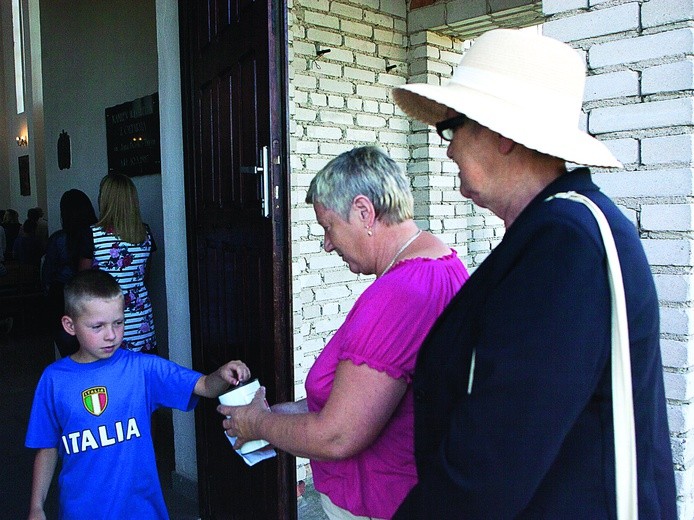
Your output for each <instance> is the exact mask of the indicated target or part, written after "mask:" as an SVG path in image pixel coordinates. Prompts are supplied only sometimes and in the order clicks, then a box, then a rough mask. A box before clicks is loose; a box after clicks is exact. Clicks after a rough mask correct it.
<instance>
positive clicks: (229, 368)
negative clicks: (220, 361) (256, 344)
mask: <svg viewBox="0 0 694 520" xmlns="http://www.w3.org/2000/svg"><path fill="white" fill-rule="evenodd" d="M219 375H220V377H221V378H222V379H224V381H226V382H227V383H229V384H230V385H232V386H237V385H238V384H239V383H241V382H243V381H246V380H248V378H249V377H251V371H250V369H249V368H248V367H247V366H246V364H245V363H244V362H243V361H239V360H236V361H229V362H228V363H227V364H226V365H224V366H222V367H220V368H219Z"/></svg>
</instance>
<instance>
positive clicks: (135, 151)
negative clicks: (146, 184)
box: [106, 92, 161, 177]
mask: <svg viewBox="0 0 694 520" xmlns="http://www.w3.org/2000/svg"><path fill="white" fill-rule="evenodd" d="M106 144H107V146H108V172H109V173H123V174H125V175H128V176H130V177H134V176H137V175H152V174H157V173H161V150H160V147H159V94H158V93H157V92H155V93H154V94H151V95H149V96H145V97H141V98H138V99H135V100H133V101H128V102H127V103H122V104H120V105H116V106H113V107H109V108H107V109H106Z"/></svg>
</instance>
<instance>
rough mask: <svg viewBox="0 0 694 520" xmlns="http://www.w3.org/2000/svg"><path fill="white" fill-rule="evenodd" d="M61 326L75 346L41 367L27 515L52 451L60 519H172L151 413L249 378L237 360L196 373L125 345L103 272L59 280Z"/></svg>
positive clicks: (36, 519)
mask: <svg viewBox="0 0 694 520" xmlns="http://www.w3.org/2000/svg"><path fill="white" fill-rule="evenodd" d="M63 326H64V327H65V330H66V331H67V332H68V333H69V334H74V335H75V336H76V337H77V340H78V343H79V350H78V351H77V352H75V353H74V354H71V355H70V356H68V357H65V358H62V359H60V360H58V361H56V362H55V363H53V364H51V365H49V366H48V367H47V368H46V369H45V370H44V372H43V374H42V375H41V379H40V380H39V383H38V386H37V388H36V392H35V394H34V402H33V405H32V409H31V415H30V418H29V426H28V430H27V435H26V441H25V444H26V446H27V447H28V448H35V449H37V453H36V458H35V461H34V477H33V484H32V493H31V504H30V510H29V519H30V520H45V518H46V515H45V511H44V503H45V500H46V496H47V495H48V490H49V487H50V485H51V481H52V480H53V473H54V472H55V469H56V467H57V463H58V459H59V458H60V461H61V469H60V476H59V478H58V492H59V508H60V518H65V519H67V518H73V519H75V518H84V519H89V520H112V519H116V518H118V519H121V518H137V519H140V518H142V519H160V520H164V519H167V518H169V516H168V514H167V511H166V505H165V503H164V497H163V496H162V492H161V484H160V482H159V475H158V472H157V465H156V462H155V456H154V445H153V441H152V435H151V432H150V417H151V415H152V413H153V411H154V410H156V409H159V408H162V407H169V408H177V409H179V410H183V411H189V410H192V409H193V408H194V407H195V405H196V404H197V402H198V399H197V398H198V396H200V397H209V398H214V397H218V396H219V395H221V394H222V393H224V392H225V391H226V390H227V389H228V388H229V386H230V385H238V384H239V383H240V382H242V381H246V380H247V379H248V378H249V377H250V375H251V374H250V371H249V370H248V367H247V366H246V365H245V364H244V363H242V362H241V361H230V362H228V363H226V364H225V365H223V366H221V367H220V368H218V369H217V370H216V371H215V372H213V373H212V374H209V375H202V374H200V373H198V372H195V371H193V370H190V369H188V368H185V367H182V366H180V365H177V364H176V363H173V362H171V361H168V360H166V359H163V358H161V357H159V356H144V355H140V354H136V353H133V352H129V351H127V350H124V349H121V348H120V346H121V344H122V341H123V293H122V291H121V288H120V286H119V285H118V282H116V280H115V279H114V278H113V277H112V276H111V275H109V274H108V273H106V272H103V271H97V270H89V271H82V272H80V273H77V274H76V275H75V276H74V277H73V278H72V279H71V280H70V281H69V282H68V283H67V284H66V286H65V316H64V317H63Z"/></svg>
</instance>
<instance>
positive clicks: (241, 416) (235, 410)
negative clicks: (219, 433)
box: [217, 386, 272, 450]
mask: <svg viewBox="0 0 694 520" xmlns="http://www.w3.org/2000/svg"><path fill="white" fill-rule="evenodd" d="M217 411H218V412H219V413H221V414H222V415H225V416H226V417H227V418H226V419H224V420H223V421H222V426H223V427H224V430H225V431H226V433H227V435H229V437H236V442H235V443H234V449H235V450H237V449H239V448H240V447H241V446H243V445H244V444H245V443H247V442H248V441H252V440H256V439H260V438H261V437H262V436H261V435H260V434H259V433H258V424H259V421H260V420H261V419H262V418H263V417H264V416H265V415H267V414H270V413H272V412H271V411H270V408H269V407H268V405H267V401H266V400H265V387H264V386H261V387H260V388H259V389H258V391H257V392H256V393H255V396H254V397H253V400H252V401H251V402H250V403H249V404H247V405H245V406H225V405H219V406H218V407H217Z"/></svg>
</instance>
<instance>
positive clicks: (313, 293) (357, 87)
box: [288, 0, 410, 479]
mask: <svg viewBox="0 0 694 520" xmlns="http://www.w3.org/2000/svg"><path fill="white" fill-rule="evenodd" d="M288 22H289V65H290V71H289V74H290V78H289V79H290V89H289V112H290V152H291V171H292V173H291V176H292V177H291V184H292V187H291V194H292V255H293V258H292V269H293V272H292V273H293V306H294V370H295V395H296V398H297V399H300V398H303V397H305V390H304V381H305V378H306V374H307V372H308V370H309V369H310V367H311V366H312V364H313V362H314V360H315V358H316V357H317V356H318V354H319V353H320V351H321V349H322V348H323V347H324V346H325V344H326V343H327V341H328V340H329V339H330V338H331V337H332V335H333V333H334V332H335V330H336V329H337V328H338V327H339V326H340V325H341V324H342V322H343V321H344V318H345V316H346V314H347V312H348V311H349V310H350V309H351V307H352V305H353V303H354V301H355V299H356V298H357V297H358V296H359V294H361V293H362V292H363V291H364V289H365V288H366V287H367V286H368V285H369V284H370V283H371V282H372V281H373V277H372V276H358V275H355V274H353V273H351V272H350V271H349V269H347V267H346V264H345V263H344V262H343V261H342V260H341V259H340V257H339V256H337V255H336V254H334V253H333V254H327V253H326V252H325V251H323V250H322V248H321V241H322V239H323V230H322V228H321V227H320V226H319V225H318V224H317V223H316V220H315V214H314V212H313V208H312V207H310V206H309V205H307V204H305V203H304V200H305V198H306V190H307V188H308V185H309V182H310V181H311V179H312V178H313V176H314V175H315V173H316V172H317V171H318V170H319V169H321V168H322V167H323V166H324V165H325V164H326V163H327V162H328V161H329V160H330V159H332V158H333V157H335V156H336V155H339V154H340V153H342V152H344V151H347V150H350V149H352V148H353V147H355V146H363V145H367V144H377V145H379V146H381V147H382V148H383V149H384V150H386V151H387V152H388V153H389V154H390V155H391V157H393V158H394V159H395V160H396V161H398V163H399V164H400V165H401V167H402V168H403V169H405V168H406V165H407V161H408V160H409V158H410V150H409V145H408V138H409V134H410V122H409V120H408V118H406V117H405V116H404V114H402V113H401V112H400V111H399V110H397V109H396V107H395V104H394V103H393V101H392V98H391V95H390V90H391V89H392V87H394V86H396V85H402V84H404V83H405V82H406V79H407V77H408V74H409V71H408V66H407V61H406V58H407V47H408V40H407V35H406V9H405V1H404V0H356V1H352V0H342V1H334V0H294V1H293V2H290V6H289V20H288ZM322 50H329V52H327V53H324V54H322V55H320V56H318V51H322ZM306 463H307V461H306V460H304V459H300V460H298V472H297V473H298V478H299V479H301V478H303V476H304V475H305V474H306V471H307V467H306Z"/></svg>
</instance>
